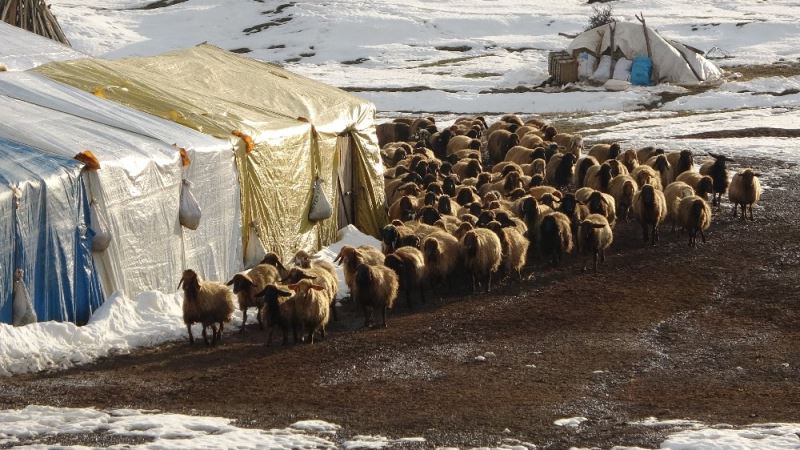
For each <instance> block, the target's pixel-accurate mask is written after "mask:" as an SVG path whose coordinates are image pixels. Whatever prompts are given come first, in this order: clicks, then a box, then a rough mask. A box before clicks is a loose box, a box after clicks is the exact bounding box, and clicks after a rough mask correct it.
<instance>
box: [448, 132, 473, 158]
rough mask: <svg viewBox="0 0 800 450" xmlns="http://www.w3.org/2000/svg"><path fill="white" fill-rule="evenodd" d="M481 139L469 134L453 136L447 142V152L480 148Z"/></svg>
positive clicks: (450, 153)
mask: <svg viewBox="0 0 800 450" xmlns="http://www.w3.org/2000/svg"><path fill="white" fill-rule="evenodd" d="M480 149H481V141H480V140H478V139H473V138H471V137H469V136H453V137H452V138H450V141H448V142H447V154H448V155H452V154H454V153H456V152H458V151H459V150H480Z"/></svg>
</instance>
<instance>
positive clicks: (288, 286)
mask: <svg viewBox="0 0 800 450" xmlns="http://www.w3.org/2000/svg"><path fill="white" fill-rule="evenodd" d="M286 287H287V288H289V289H291V290H293V291H296V290H297V283H295V284H287V285H286Z"/></svg>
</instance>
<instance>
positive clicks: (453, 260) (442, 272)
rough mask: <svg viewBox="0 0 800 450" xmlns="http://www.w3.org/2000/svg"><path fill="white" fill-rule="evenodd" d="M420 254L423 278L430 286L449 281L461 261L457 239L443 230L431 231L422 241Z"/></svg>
mask: <svg viewBox="0 0 800 450" xmlns="http://www.w3.org/2000/svg"><path fill="white" fill-rule="evenodd" d="M476 222H477V218H476ZM422 255H423V258H424V260H425V278H426V279H427V280H428V282H429V283H430V284H431V286H433V285H434V283H437V282H438V283H443V282H445V281H447V282H448V283H449V282H450V279H451V276H453V274H454V273H455V271H456V270H457V269H458V267H459V263H460V261H461V255H460V249H459V243H458V239H457V238H456V237H455V236H453V235H452V234H450V233H447V232H445V231H438V232H435V233H431V234H430V235H429V236H428V237H426V238H425V240H424V241H422Z"/></svg>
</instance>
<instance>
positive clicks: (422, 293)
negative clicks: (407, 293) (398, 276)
mask: <svg viewBox="0 0 800 450" xmlns="http://www.w3.org/2000/svg"><path fill="white" fill-rule="evenodd" d="M419 299H420V301H421V302H422V303H423V304H425V303H426V300H425V284H424V283H420V284H419Z"/></svg>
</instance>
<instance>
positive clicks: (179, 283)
mask: <svg viewBox="0 0 800 450" xmlns="http://www.w3.org/2000/svg"><path fill="white" fill-rule="evenodd" d="M182 285H183V278H181V281H179V282H178V287H177V288H175V289H180V288H181V286H182Z"/></svg>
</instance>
